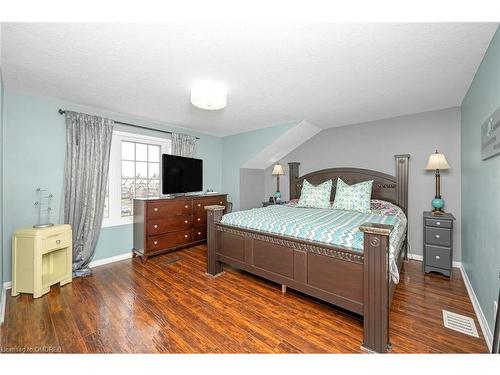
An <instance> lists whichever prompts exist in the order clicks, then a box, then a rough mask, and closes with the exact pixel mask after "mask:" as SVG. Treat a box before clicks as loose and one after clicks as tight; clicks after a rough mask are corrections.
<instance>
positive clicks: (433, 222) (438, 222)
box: [425, 219, 453, 228]
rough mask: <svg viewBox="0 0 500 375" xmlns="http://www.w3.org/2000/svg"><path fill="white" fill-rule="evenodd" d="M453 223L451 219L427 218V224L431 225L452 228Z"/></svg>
mask: <svg viewBox="0 0 500 375" xmlns="http://www.w3.org/2000/svg"><path fill="white" fill-rule="evenodd" d="M452 223H453V222H452V221H450V220H439V219H425V225H426V226H429V227H437V228H451V226H452Z"/></svg>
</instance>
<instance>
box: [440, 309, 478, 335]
mask: <svg viewBox="0 0 500 375" xmlns="http://www.w3.org/2000/svg"><path fill="white" fill-rule="evenodd" d="M443 322H444V326H445V327H446V328H449V329H452V330H454V331H458V332H460V333H463V334H465V335H469V336H474V337H479V335H478V334H477V329H476V325H475V324H474V319H472V318H469V317H468V316H464V315H460V314H455V313H452V312H450V311H446V310H443Z"/></svg>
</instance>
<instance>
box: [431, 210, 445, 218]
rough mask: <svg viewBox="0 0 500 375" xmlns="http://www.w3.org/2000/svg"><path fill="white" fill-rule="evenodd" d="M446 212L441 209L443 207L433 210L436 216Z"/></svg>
mask: <svg viewBox="0 0 500 375" xmlns="http://www.w3.org/2000/svg"><path fill="white" fill-rule="evenodd" d="M445 213H446V212H444V211H443V210H441V209H439V210H438V209H434V210H432V214H433V215H434V216H443V215H444V214H445Z"/></svg>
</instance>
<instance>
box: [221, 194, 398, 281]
mask: <svg viewBox="0 0 500 375" xmlns="http://www.w3.org/2000/svg"><path fill="white" fill-rule="evenodd" d="M221 223H222V224H224V225H230V226H234V227H238V228H245V229H253V230H257V231H261V232H266V233H272V234H279V235H283V236H288V237H293V238H297V239H302V240H308V241H313V242H318V243H322V244H328V245H332V246H335V247H343V248H347V249H349V250H352V251H356V252H360V253H362V252H363V244H364V241H363V233H362V232H361V231H360V230H359V226H360V225H361V224H363V223H377V224H388V225H392V226H393V227H394V228H393V230H392V232H391V234H390V236H389V243H390V245H389V266H390V273H391V278H392V280H393V281H394V282H395V283H398V282H399V272H398V268H397V264H396V262H397V259H398V256H399V252H400V250H401V248H402V245H403V242H404V239H405V234H406V227H407V219H406V216H405V214H404V213H403V211H402V210H401V209H400V208H399V207H397V206H395V205H393V204H391V203H389V202H384V201H377V200H373V201H372V209H371V212H370V213H359V212H354V211H344V210H334V209H331V208H302V207H297V206H296V204H287V205H272V206H268V207H264V208H255V209H251V210H245V211H238V212H233V213H229V214H226V215H224V216H223V217H222V220H221Z"/></svg>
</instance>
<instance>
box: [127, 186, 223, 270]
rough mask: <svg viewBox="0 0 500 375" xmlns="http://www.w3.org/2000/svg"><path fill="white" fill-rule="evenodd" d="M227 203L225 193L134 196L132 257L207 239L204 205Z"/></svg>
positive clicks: (144, 258)
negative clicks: (169, 196) (157, 196)
mask: <svg viewBox="0 0 500 375" xmlns="http://www.w3.org/2000/svg"><path fill="white" fill-rule="evenodd" d="M214 204H216V205H222V206H227V194H200V195H183V196H177V197H171V198H159V199H134V242H133V246H134V247H133V248H132V252H133V256H134V257H135V256H140V257H141V259H142V261H143V262H146V261H147V259H148V257H150V256H153V255H158V254H163V253H166V252H170V251H175V250H179V249H182V248H185V247H189V246H193V245H196V244H199V243H203V242H205V241H206V239H207V213H206V211H205V206H211V205H214Z"/></svg>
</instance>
